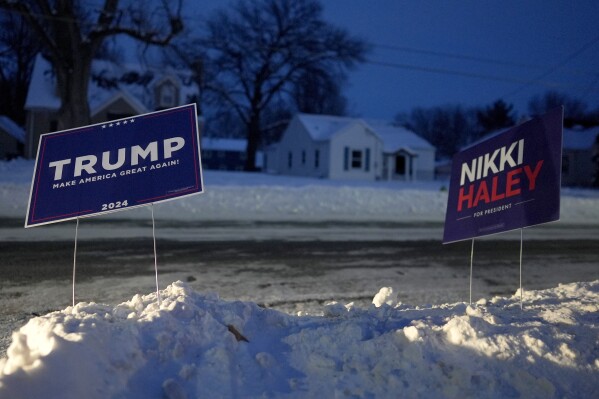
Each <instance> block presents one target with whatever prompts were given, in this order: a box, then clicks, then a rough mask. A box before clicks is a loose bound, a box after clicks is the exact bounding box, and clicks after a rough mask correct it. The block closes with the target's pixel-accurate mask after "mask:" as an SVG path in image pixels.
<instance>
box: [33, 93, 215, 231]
mask: <svg viewBox="0 0 599 399" xmlns="http://www.w3.org/2000/svg"><path fill="white" fill-rule="evenodd" d="M202 191H203V185H202V170H201V162H200V147H199V132H198V125H197V116H196V108H195V104H192V105H185V106H182V107H177V108H171V109H167V110H163V111H158V112H153V113H149V114H145V115H139V116H135V117H130V118H124V119H119V120H115V121H111V122H106V123H100V124H96V125H91V126H85V127H81V128H77V129H72V130H65V131H60V132H55V133H48V134H43V135H42V136H41V137H40V142H39V148H38V153H37V159H36V163H35V171H34V174H33V181H32V185H31V194H30V196H29V206H28V208H27V219H26V221H25V227H32V226H38V225H43V224H48V223H55V222H60V221H64V220H68V219H74V218H77V217H83V216H92V215H98V214H101V213H107V212H115V211H119V210H125V209H129V208H133V207H138V206H143V205H149V204H151V203H157V202H162V201H167V200H172V199H175V198H179V197H183V196H188V195H193V194H199V193H201V192H202Z"/></svg>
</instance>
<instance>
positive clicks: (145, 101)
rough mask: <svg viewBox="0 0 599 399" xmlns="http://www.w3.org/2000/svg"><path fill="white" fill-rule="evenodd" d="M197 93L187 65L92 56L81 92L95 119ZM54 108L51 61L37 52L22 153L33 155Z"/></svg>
mask: <svg viewBox="0 0 599 399" xmlns="http://www.w3.org/2000/svg"><path fill="white" fill-rule="evenodd" d="M197 94H198V88H197V85H196V84H195V83H194V82H193V80H192V79H191V74H190V73H189V72H187V71H178V70H173V69H170V68H164V69H161V70H157V69H147V68H142V67H141V66H139V65H117V64H115V63H113V62H110V61H106V60H94V61H93V62H92V69H91V76H90V83H89V89H88V96H87V98H88V101H89V106H90V112H91V120H92V123H99V122H104V121H108V120H113V119H119V118H125V117H128V116H133V115H138V114H142V113H147V112H152V111H156V110H160V109H164V108H171V107H175V106H178V105H184V104H189V103H191V102H193V101H194V100H195V98H196V97H197ZM59 108H60V98H59V97H58V96H57V90H56V79H55V77H54V72H53V71H52V65H51V64H50V62H49V61H48V60H46V59H45V58H44V57H43V56H42V55H38V56H37V57H36V59H35V63H34V66H33V72H32V75H31V83H30V84H29V91H28V93H27V99H26V101H25V109H26V111H27V121H26V128H25V129H26V140H25V156H26V157H28V158H33V157H35V155H36V153H37V145H38V142H39V136H40V134H42V133H48V132H52V131H56V130H57V126H58V121H57V111H58V110H59Z"/></svg>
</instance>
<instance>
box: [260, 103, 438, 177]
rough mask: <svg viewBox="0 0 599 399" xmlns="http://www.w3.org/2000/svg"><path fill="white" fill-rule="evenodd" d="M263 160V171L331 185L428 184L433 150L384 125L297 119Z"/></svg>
mask: <svg viewBox="0 0 599 399" xmlns="http://www.w3.org/2000/svg"><path fill="white" fill-rule="evenodd" d="M265 152H266V154H265V161H264V165H265V170H266V171H267V172H270V173H278V174H285V175H295V176H310V177H319V178H329V179H356V180H381V179H411V178H417V177H418V178H425V179H426V178H432V176H433V171H434V148H433V147H432V146H431V145H430V144H429V143H427V142H426V141H425V140H423V139H420V138H418V136H416V134H414V133H412V132H410V131H407V130H405V129H403V128H397V127H393V126H391V125H388V124H385V123H382V122H371V123H369V122H368V121H366V120H364V119H360V118H349V117H340V116H329V115H311V114H297V115H296V116H294V117H293V119H292V120H291V122H290V123H289V125H288V126H287V129H285V131H284V132H283V135H282V137H281V141H280V142H279V143H277V144H275V145H271V146H270V147H269V148H268V149H267V150H266V151H265Z"/></svg>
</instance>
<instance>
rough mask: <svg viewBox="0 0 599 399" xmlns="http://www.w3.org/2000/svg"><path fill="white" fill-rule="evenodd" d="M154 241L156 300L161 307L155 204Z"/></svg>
mask: <svg viewBox="0 0 599 399" xmlns="http://www.w3.org/2000/svg"><path fill="white" fill-rule="evenodd" d="M152 239H153V241H154V272H155V274H156V298H157V299H158V307H160V290H159V288H158V254H157V251H156V222H155V221H154V204H152Z"/></svg>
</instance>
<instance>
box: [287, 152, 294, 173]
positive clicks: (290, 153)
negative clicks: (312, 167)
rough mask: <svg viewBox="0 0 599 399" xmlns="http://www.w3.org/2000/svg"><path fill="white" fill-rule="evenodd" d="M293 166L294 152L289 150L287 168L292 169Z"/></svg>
mask: <svg viewBox="0 0 599 399" xmlns="http://www.w3.org/2000/svg"><path fill="white" fill-rule="evenodd" d="M292 166H293V153H292V152H291V151H289V153H288V154H287V168H289V169H291V167H292Z"/></svg>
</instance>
